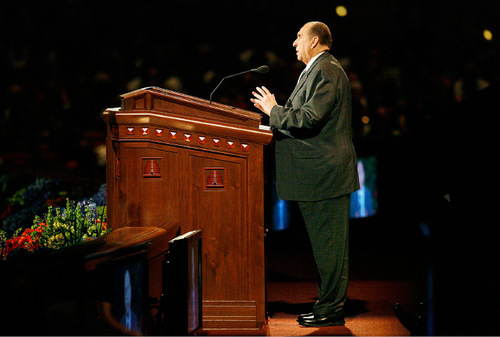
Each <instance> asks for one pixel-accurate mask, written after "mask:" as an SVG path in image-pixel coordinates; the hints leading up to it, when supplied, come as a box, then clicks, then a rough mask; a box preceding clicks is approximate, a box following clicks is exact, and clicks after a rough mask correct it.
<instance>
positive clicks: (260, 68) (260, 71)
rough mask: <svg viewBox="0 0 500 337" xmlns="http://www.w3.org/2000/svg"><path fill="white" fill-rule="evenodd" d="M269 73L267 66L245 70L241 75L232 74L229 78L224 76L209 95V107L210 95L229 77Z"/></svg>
mask: <svg viewBox="0 0 500 337" xmlns="http://www.w3.org/2000/svg"><path fill="white" fill-rule="evenodd" d="M268 71H269V67H268V66H260V67H258V68H254V69H250V70H245V71H242V72H241V73H237V74H233V75H229V76H226V77H224V78H223V79H222V80H221V81H220V82H219V84H217V86H216V87H215V89H214V90H213V91H212V93H211V94H210V103H209V104H210V105H211V104H212V95H213V94H214V92H215V90H217V88H219V86H220V85H221V84H222V82H223V81H224V80H225V79H227V78H231V77H235V76H239V75H243V74H246V73H250V72H255V73H267V72H268Z"/></svg>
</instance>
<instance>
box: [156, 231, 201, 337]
mask: <svg viewBox="0 0 500 337" xmlns="http://www.w3.org/2000/svg"><path fill="white" fill-rule="evenodd" d="M201 242H202V241H201V231H200V230H196V231H191V232H188V233H186V234H184V235H180V236H178V237H176V238H174V239H173V240H171V241H170V242H169V251H168V254H167V257H166V259H165V265H164V267H165V268H164V296H163V297H162V300H163V301H164V303H162V307H163V308H165V309H164V315H165V316H164V332H165V333H166V334H169V335H188V334H192V333H194V332H195V331H196V330H198V329H200V328H201V327H202V296H201V256H202V255H201Z"/></svg>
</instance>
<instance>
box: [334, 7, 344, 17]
mask: <svg viewBox="0 0 500 337" xmlns="http://www.w3.org/2000/svg"><path fill="white" fill-rule="evenodd" d="M335 13H337V15H338V16H341V17H342V16H346V15H347V8H345V7H344V6H337V8H335Z"/></svg>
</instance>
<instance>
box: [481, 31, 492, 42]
mask: <svg viewBox="0 0 500 337" xmlns="http://www.w3.org/2000/svg"><path fill="white" fill-rule="evenodd" d="M483 37H484V39H485V40H488V41H491V40H492V39H493V34H492V33H491V30H489V29H485V30H483Z"/></svg>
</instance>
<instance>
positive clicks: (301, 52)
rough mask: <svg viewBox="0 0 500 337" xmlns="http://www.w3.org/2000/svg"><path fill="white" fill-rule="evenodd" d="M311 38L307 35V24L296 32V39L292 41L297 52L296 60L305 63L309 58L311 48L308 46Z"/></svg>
mask: <svg viewBox="0 0 500 337" xmlns="http://www.w3.org/2000/svg"><path fill="white" fill-rule="evenodd" d="M310 42H311V38H310V37H309V26H308V25H307V24H305V25H304V26H303V27H302V28H301V29H300V30H299V32H298V33H297V39H295V41H293V46H294V47H295V51H296V52H297V60H299V61H302V62H304V63H305V64H307V63H308V62H309V60H310V59H311V56H310V55H311V50H310V48H309V46H310Z"/></svg>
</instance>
